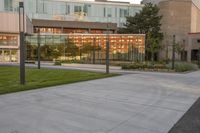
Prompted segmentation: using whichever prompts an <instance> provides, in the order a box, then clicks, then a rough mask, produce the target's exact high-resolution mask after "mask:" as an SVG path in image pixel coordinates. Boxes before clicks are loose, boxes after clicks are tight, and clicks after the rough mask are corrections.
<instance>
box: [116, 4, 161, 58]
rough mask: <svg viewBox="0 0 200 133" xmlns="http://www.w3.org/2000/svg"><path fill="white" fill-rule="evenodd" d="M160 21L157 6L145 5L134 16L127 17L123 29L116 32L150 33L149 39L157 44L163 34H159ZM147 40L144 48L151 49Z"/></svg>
mask: <svg viewBox="0 0 200 133" xmlns="http://www.w3.org/2000/svg"><path fill="white" fill-rule="evenodd" d="M161 19H162V16H160V15H159V8H158V6H157V5H153V4H151V3H147V4H146V5H145V6H144V7H143V8H142V10H141V11H140V12H139V13H136V15H135V16H129V17H127V18H126V23H125V25H124V26H125V28H122V29H120V30H119V31H118V32H119V33H132V34H146V35H147V34H149V33H150V34H151V35H150V36H149V37H151V38H152V39H153V40H156V42H158V43H159V42H160V41H161V40H162V39H163V33H162V32H160V27H161V23H160V21H161ZM148 40H149V39H148ZM148 40H147V36H146V48H148V47H151V46H149V45H153V44H152V43H151V42H148ZM147 55H148V51H146V56H147ZM151 56H153V55H151ZM146 59H147V58H146ZM148 59H149V58H148Z"/></svg>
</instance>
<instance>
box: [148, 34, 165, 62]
mask: <svg viewBox="0 0 200 133" xmlns="http://www.w3.org/2000/svg"><path fill="white" fill-rule="evenodd" d="M146 41H147V42H148V44H149V45H148V47H146V50H147V51H148V52H150V53H151V61H152V63H154V59H155V54H156V53H157V52H158V51H159V49H161V46H160V43H159V38H158V37H152V34H151V33H150V32H149V33H147V40H146Z"/></svg>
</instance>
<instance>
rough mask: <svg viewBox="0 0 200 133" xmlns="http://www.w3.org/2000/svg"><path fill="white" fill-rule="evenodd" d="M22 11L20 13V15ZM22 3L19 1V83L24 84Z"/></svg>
mask: <svg viewBox="0 0 200 133" xmlns="http://www.w3.org/2000/svg"><path fill="white" fill-rule="evenodd" d="M21 13H22V15H21ZM24 30H25V27H24V3H23V2H19V33H20V84H22V85H24V84H25V82H26V81H25V46H24V37H25V36H24Z"/></svg>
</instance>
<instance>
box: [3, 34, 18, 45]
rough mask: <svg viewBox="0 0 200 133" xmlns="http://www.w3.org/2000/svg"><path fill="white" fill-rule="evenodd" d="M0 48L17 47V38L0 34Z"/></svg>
mask: <svg viewBox="0 0 200 133" xmlns="http://www.w3.org/2000/svg"><path fill="white" fill-rule="evenodd" d="M0 46H18V36H17V35H7V34H0Z"/></svg>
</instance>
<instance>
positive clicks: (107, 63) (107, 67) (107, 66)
mask: <svg viewBox="0 0 200 133" xmlns="http://www.w3.org/2000/svg"><path fill="white" fill-rule="evenodd" d="M109 17H111V15H110V14H109V15H108V16H107V33H106V73H107V74H109V73H110V72H109V65H110V61H109V60H110V57H109V51H110V44H109V43H110V42H109V25H108V19H109Z"/></svg>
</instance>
